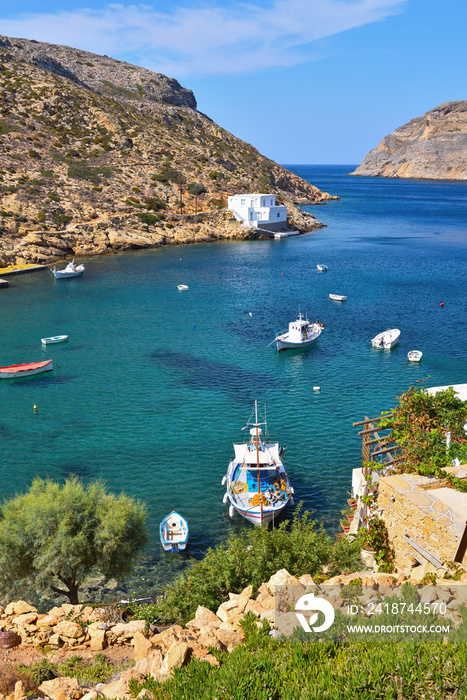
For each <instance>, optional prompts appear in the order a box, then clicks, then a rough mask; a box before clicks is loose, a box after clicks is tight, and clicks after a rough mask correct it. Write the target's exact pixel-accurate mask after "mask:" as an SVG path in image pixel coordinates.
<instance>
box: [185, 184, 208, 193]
mask: <svg viewBox="0 0 467 700" xmlns="http://www.w3.org/2000/svg"><path fill="white" fill-rule="evenodd" d="M187 191H188V192H189V193H190V194H194V195H200V194H204V192H206V191H207V190H206V188H205V186H204V185H202V184H201V183H200V182H190V184H189V185H188V187H187Z"/></svg>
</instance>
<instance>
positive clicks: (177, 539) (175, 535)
mask: <svg viewBox="0 0 467 700" xmlns="http://www.w3.org/2000/svg"><path fill="white" fill-rule="evenodd" d="M159 535H160V538H161V543H162V546H163V547H164V549H165V551H166V552H181V551H183V550H184V549H185V547H186V545H187V542H188V536H189V528H188V523H187V521H186V520H185V518H184V517H183V515H180V513H177V512H176V511H175V510H173V511H172V512H171V513H169V514H168V515H166V516H165V518H164V519H163V520H162V522H161V524H160V526H159Z"/></svg>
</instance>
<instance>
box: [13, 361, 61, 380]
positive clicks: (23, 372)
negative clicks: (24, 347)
mask: <svg viewBox="0 0 467 700" xmlns="http://www.w3.org/2000/svg"><path fill="white" fill-rule="evenodd" d="M36 365H37V366H36V367H30V365H11V366H10V367H0V379H15V378H18V377H32V376H33V375H34V374H41V373H42V372H50V371H51V370H53V368H54V366H53V361H52V360H47V361H46V362H43V363H36ZM22 367H24V369H21V368H22ZM28 367H30V369H27V368H28Z"/></svg>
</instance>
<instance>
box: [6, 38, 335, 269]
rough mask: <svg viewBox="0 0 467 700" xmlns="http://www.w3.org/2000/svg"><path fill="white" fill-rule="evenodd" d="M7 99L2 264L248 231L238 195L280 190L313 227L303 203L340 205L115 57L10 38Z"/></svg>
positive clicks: (164, 82)
mask: <svg viewBox="0 0 467 700" xmlns="http://www.w3.org/2000/svg"><path fill="white" fill-rule="evenodd" d="M0 95H1V100H0V110H1V114H0V190H1V204H0V266H1V265H5V264H6V261H10V262H17V263H24V262H27V263H29V262H37V263H43V262H49V261H51V260H54V259H57V258H59V257H61V256H65V255H71V254H76V255H78V256H81V255H86V254H87V255H93V254H96V253H105V252H112V251H114V250H122V249H123V250H124V249H128V248H141V247H150V246H154V245H160V244H164V243H178V242H187V241H198V240H213V239H216V238H218V237H236V236H239V235H245V233H244V232H243V233H242V234H241V233H240V227H239V226H238V224H236V223H233V222H232V221H229V219H230V218H231V216H230V215H229V214H228V212H226V211H224V212H223V211H222V208H223V206H225V205H226V203H227V196H228V195H229V194H232V193H242V192H245V193H246V192H274V193H276V195H277V199H278V202H279V203H282V204H287V205H288V206H289V207H290V209H289V214H290V223H291V224H293V225H294V226H297V227H298V228H300V230H302V231H306V230H312V229H313V228H316V227H319V226H321V224H320V223H319V222H318V221H317V220H316V219H315V218H314V217H312V216H311V215H307V214H304V213H303V212H302V211H301V210H299V209H298V208H297V207H296V206H294V204H295V203H305V202H308V203H315V202H322V201H325V200H328V199H332V197H330V195H328V194H326V193H322V192H320V190H318V189H317V188H316V187H313V186H312V185H310V184H309V183H307V182H305V181H304V180H302V179H301V178H299V177H297V176H296V175H294V174H292V173H290V172H288V171H287V170H286V169H285V168H282V167H281V166H279V165H277V164H276V163H274V162H273V161H271V160H270V159H268V158H266V157H264V156H262V155H261V154H260V153H258V151H257V150H256V149H255V148H253V146H251V145H249V144H247V143H244V142H242V141H240V140H239V139H237V138H235V137H234V136H233V135H232V134H230V133H229V132H227V131H225V130H224V129H222V128H220V127H219V126H217V125H216V124H215V123H214V122H213V121H212V120H211V119H209V118H208V117H207V116H206V115H204V114H202V113H201V112H199V111H197V108H196V100H195V97H194V95H193V93H192V92H191V91H190V90H187V89H185V88H183V87H182V86H181V85H180V84H179V83H178V82H177V81H176V80H173V79H170V78H167V77H166V76H164V75H161V74H158V73H153V72H152V71H149V70H147V69H145V68H139V67H137V66H133V65H130V64H128V63H124V62H121V61H116V60H114V59H111V58H109V57H108V56H97V55H95V54H91V53H87V52H85V51H80V50H78V49H73V48H69V47H66V46H56V45H53V44H45V43H40V42H36V41H29V40H26V39H10V38H8V37H5V36H0ZM198 212H203V215H202V216H199V214H198V216H191V217H190V216H187V215H194V214H196V213H198Z"/></svg>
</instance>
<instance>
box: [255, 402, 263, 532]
mask: <svg viewBox="0 0 467 700" xmlns="http://www.w3.org/2000/svg"><path fill="white" fill-rule="evenodd" d="M255 424H256V469H257V475H258V497H259V505H260V508H261V525H262V524H263V499H262V498H261V478H260V473H259V444H258V441H259V434H258V401H257V400H256V399H255Z"/></svg>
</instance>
